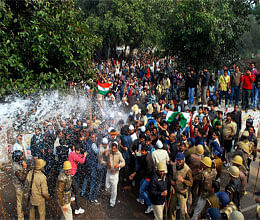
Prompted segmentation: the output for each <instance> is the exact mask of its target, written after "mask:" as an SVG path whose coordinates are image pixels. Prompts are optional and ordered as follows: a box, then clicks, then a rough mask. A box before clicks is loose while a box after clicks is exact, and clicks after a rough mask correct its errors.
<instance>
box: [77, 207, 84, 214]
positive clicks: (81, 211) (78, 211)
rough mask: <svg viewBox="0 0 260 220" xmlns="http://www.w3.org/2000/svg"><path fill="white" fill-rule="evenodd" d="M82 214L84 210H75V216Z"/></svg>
mask: <svg viewBox="0 0 260 220" xmlns="http://www.w3.org/2000/svg"><path fill="white" fill-rule="evenodd" d="M84 212H85V210H84V209H82V208H79V209H76V210H75V215H79V214H83V213H84Z"/></svg>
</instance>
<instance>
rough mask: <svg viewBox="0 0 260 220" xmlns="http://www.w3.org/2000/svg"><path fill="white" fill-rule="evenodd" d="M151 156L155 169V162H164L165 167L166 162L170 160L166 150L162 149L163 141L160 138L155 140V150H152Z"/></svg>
mask: <svg viewBox="0 0 260 220" xmlns="http://www.w3.org/2000/svg"><path fill="white" fill-rule="evenodd" d="M152 158H153V162H154V165H155V168H156V169H157V164H158V163H159V162H164V164H165V166H166V167H167V164H168V163H169V161H170V158H169V154H168V152H167V151H166V150H164V149H163V143H162V142H161V141H160V140H158V141H157V142H156V150H155V151H153V153H152ZM166 173H167V169H166Z"/></svg>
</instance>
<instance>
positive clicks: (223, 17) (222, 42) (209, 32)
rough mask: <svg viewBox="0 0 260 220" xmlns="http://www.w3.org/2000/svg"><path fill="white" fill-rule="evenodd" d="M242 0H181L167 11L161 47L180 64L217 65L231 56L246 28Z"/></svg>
mask: <svg viewBox="0 0 260 220" xmlns="http://www.w3.org/2000/svg"><path fill="white" fill-rule="evenodd" d="M249 11H250V4H249V2H247V1H245V0H221V1H215V0H196V1H190V0H182V1H178V3H177V4H176V5H175V6H174V8H173V10H172V12H171V13H170V14H169V20H168V26H167V34H166V40H165V49H166V50H168V51H169V53H170V54H176V55H178V57H179V59H180V61H181V62H182V63H184V64H191V65H193V66H195V67H198V68H199V67H202V66H218V65H220V64H222V63H226V62H228V61H230V60H233V59H234V56H235V55H236V54H237V45H238V44H239V39H240V37H241V36H242V34H243V33H244V32H245V31H246V30H248V28H249V27H248V25H247V21H248V14H249Z"/></svg>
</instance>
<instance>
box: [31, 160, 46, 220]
mask: <svg viewBox="0 0 260 220" xmlns="http://www.w3.org/2000/svg"><path fill="white" fill-rule="evenodd" d="M45 165H46V162H45V161H44V160H42V159H36V160H35V169H33V170H31V171H30V172H29V173H28V175H27V178H26V185H27V186H30V185H31V195H30V220H35V208H36V207H37V208H38V212H39V216H40V220H45V214H46V212H45V200H49V199H50V195H49V193H48V186H47V181H46V176H45V175H44V174H43V172H42V171H43V169H44V167H45ZM31 182H32V184H31Z"/></svg>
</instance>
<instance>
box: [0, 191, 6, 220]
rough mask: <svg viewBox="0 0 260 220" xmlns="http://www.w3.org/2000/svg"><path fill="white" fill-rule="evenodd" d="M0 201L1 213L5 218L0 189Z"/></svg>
mask: <svg viewBox="0 0 260 220" xmlns="http://www.w3.org/2000/svg"><path fill="white" fill-rule="evenodd" d="M0 203H1V208H2V213H3V217H4V220H6V217H5V210H4V206H3V201H2V197H1V190H0Z"/></svg>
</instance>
